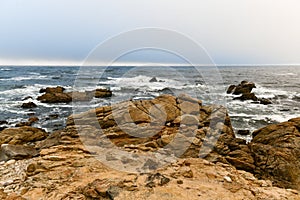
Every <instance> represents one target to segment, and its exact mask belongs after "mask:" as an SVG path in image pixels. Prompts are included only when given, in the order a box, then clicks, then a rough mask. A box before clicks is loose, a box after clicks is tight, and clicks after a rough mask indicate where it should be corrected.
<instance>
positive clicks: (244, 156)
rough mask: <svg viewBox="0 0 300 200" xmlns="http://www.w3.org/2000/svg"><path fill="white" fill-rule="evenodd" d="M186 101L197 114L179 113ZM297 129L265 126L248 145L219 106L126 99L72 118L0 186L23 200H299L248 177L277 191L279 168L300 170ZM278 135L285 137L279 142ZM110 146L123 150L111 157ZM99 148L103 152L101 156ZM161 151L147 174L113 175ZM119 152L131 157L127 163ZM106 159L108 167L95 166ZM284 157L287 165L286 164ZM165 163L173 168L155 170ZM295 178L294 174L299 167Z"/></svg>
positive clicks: (0, 178)
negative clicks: (176, 153)
mask: <svg viewBox="0 0 300 200" xmlns="http://www.w3.org/2000/svg"><path fill="white" fill-rule="evenodd" d="M188 99H189V100H188ZM186 102H189V103H192V104H193V106H191V107H193V108H194V106H195V110H193V109H191V110H190V111H191V112H190V111H185V112H182V110H181V109H182V108H184V107H183V106H182V107H180V106H179V105H180V104H182V103H184V104H185V103H186ZM188 105H190V104H188ZM196 105H197V106H196ZM129 108H130V109H129ZM197 109H198V112H196V110H197ZM187 112H188V113H189V114H187ZM131 114H132V116H134V117H131ZM139 115H140V116H141V117H142V118H143V119H142V120H141V119H139V118H138V116H139ZM182 116H188V117H186V119H185V120H187V119H188V120H187V121H186V122H184V120H183V118H184V117H182ZM195 119H197V120H198V122H197V124H196V125H195V126H193V125H191V124H194V122H193V123H191V122H190V121H194V120H195ZM99 124H100V125H101V128H102V129H99V127H98V126H99ZM299 126H300V122H299V119H293V120H290V122H287V124H285V125H280V126H275V127H266V129H265V130H263V131H257V132H255V133H254V140H253V142H251V143H250V144H247V143H246V141H245V140H243V139H239V138H236V137H235V135H234V132H233V129H232V126H231V122H230V118H229V116H228V114H227V111H226V109H225V108H223V107H221V106H216V105H202V104H200V103H199V102H198V101H197V100H195V99H193V100H192V98H180V97H174V96H170V95H163V96H160V97H157V98H155V99H152V100H142V101H125V102H121V103H118V104H115V105H111V106H105V107H101V108H96V109H92V110H90V111H87V112H84V113H80V114H76V115H72V116H70V117H69V118H68V120H67V127H66V128H64V129H63V130H60V131H57V132H54V133H52V134H50V135H49V136H48V137H47V139H43V140H40V141H38V142H34V143H35V146H34V147H35V149H38V150H39V151H40V152H39V155H37V156H35V157H33V158H28V159H23V160H17V161H16V162H15V163H10V162H6V163H4V164H3V165H1V164H0V187H4V188H5V190H4V191H5V193H7V195H11V194H12V193H14V192H15V193H17V194H20V196H22V198H25V199H49V200H52V199H116V200H117V199H131V198H133V197H134V199H157V200H158V199H170V198H172V199H191V200H194V199H195V200H196V199H197V200H201V199H218V198H223V199H233V200H237V199H276V200H280V199H299V198H300V194H299V193H300V192H299V191H297V190H294V189H289V190H287V189H283V188H278V187H274V186H272V183H271V182H270V181H268V180H258V179H257V178H255V177H254V176H253V174H255V175H257V176H259V177H262V178H264V177H266V178H268V179H271V180H272V181H273V183H275V184H277V185H279V184H278V183H280V182H281V181H282V180H281V178H278V177H276V178H274V176H275V175H276V176H278V174H277V173H279V172H281V171H280V170H278V169H282V170H283V169H284V168H285V167H286V166H287V168H286V169H289V168H288V167H290V166H295V167H298V169H299V165H297V162H298V161H297V162H296V158H297V156H298V155H299V152H298V150H297V148H298V144H300V143H299V141H298V138H299V136H298V135H297V134H299ZM22 128H23V127H22ZM275 129H276V130H277V131H279V130H281V131H282V132H284V133H285V135H284V134H283V135H281V136H280V134H277V133H276V131H275ZM137 130H138V131H137ZM274 131H275V133H274V137H273V132H274ZM297 131H298V132H297ZM279 132H280V131H279ZM264 134H267V135H264ZM1 135H2V132H1V133H0V136H1ZM176 136H177V138H176ZM25 138H26V137H25ZM103 138H106V139H108V143H109V145H108V144H107V143H105V141H102V139H103ZM16 140H17V139H15V141H16ZM17 141H19V139H18V140H17ZM176 143H178V145H174V144H176ZM29 144H32V142H30V143H29ZM185 144H188V146H187V148H186V147H185ZM277 144H278V146H277ZM111 145H114V146H117V147H118V149H119V150H122V151H123V152H122V151H121V152H118V153H115V152H111ZM169 145H170V146H169ZM263 145H264V146H263ZM24 146H25V145H24ZM257 146H258V147H257ZM106 147H108V148H107V149H106ZM168 147H172V148H169V150H170V149H174V151H175V150H176V151H177V150H179V149H180V148H183V147H184V148H186V151H185V152H183V153H182V154H179V156H178V157H175V156H174V155H173V154H174V153H173V152H172V151H171V152H169V151H167V150H168ZM98 148H104V150H103V151H100V152H98V151H97V149H98ZM206 150H207V151H206ZM275 150H276V151H275ZM277 150H278V151H277ZM279 150H280V151H279ZM107 151H109V152H107ZM158 151H160V152H162V154H159V155H158V154H155V155H156V156H158V157H157V158H158V159H157V160H155V157H151V158H150V157H149V158H147V159H146V160H143V162H142V164H143V165H142V166H143V167H144V169H145V171H147V172H144V173H143V172H141V171H139V170H141V169H143V168H138V169H136V168H134V169H136V171H135V172H138V173H131V172H125V171H123V172H122V171H120V170H117V169H116V170H115V169H114V168H115V167H116V166H120V165H122V166H125V167H127V166H130V164H134V162H136V160H137V159H138V156H139V155H146V153H149V152H153V153H157V152H158ZM273 151H274V152H276V153H274V154H273V153H272V152H273ZM124 152H131V153H134V156H132V157H126V156H125V154H124V155H123V153H124ZM99 153H101V154H99ZM268 153H269V154H268ZM105 154H106V155H105ZM103 155H104V158H106V161H105V162H104V163H105V165H104V163H103V160H101V161H99V160H98V159H99V156H103ZM161 155H167V157H160V156H161ZM281 156H283V157H284V159H286V161H288V160H289V161H291V165H288V164H287V162H286V165H285V163H284V162H282V160H283V158H282V157H281ZM203 158H205V159H207V160H204V159H203ZM174 159H175V160H174ZM260 159H267V160H260ZM297 159H298V160H299V158H297ZM165 160H170V162H166V163H165V164H163V165H160V162H163V161H165ZM108 161H112V163H111V164H109V163H106V162H108ZM282 164H283V165H282ZM277 165H278V166H277ZM280 165H281V166H280ZM133 166H134V165H133ZM264 166H266V168H264ZM134 167H135V166H134ZM146 169H147V170H146ZM273 169H274V171H273ZM125 170H127V168H126V169H125ZM244 170H247V171H249V172H252V173H253V174H250V173H249V172H246V171H244ZM293 172H295V173H298V171H297V169H293ZM24 174H25V175H24ZM298 174H299V173H298ZM291 175H293V174H289V172H282V175H281V176H282V177H283V176H287V177H294V178H295V177H297V176H291ZM294 175H295V174H294ZM20 176H21V178H20ZM7 180H10V182H9V184H7ZM288 180H289V181H291V182H290V185H291V184H294V185H297V184H298V183H297V182H296V181H295V179H288ZM290 185H288V186H286V185H284V187H288V188H290ZM298 185H299V184H298ZM195 186H196V187H195ZM279 186H281V185H279ZM11 188H14V189H13V190H11ZM0 195H1V193H0Z"/></svg>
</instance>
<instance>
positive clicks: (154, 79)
mask: <svg viewBox="0 0 300 200" xmlns="http://www.w3.org/2000/svg"><path fill="white" fill-rule="evenodd" d="M149 82H150V83H153V82H157V79H156V77H153V78H151V79H150V81H149Z"/></svg>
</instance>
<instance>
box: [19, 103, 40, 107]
mask: <svg viewBox="0 0 300 200" xmlns="http://www.w3.org/2000/svg"><path fill="white" fill-rule="evenodd" d="M21 107H22V108H35V107H37V105H36V104H35V103H33V102H28V103H23V104H22V105H21Z"/></svg>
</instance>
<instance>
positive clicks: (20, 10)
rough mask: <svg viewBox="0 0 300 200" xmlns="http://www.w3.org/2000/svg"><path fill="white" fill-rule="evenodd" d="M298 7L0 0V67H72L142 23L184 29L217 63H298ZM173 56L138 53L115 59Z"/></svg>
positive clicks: (288, 0)
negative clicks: (106, 42)
mask: <svg viewBox="0 0 300 200" xmlns="http://www.w3.org/2000/svg"><path fill="white" fill-rule="evenodd" d="M299 10H300V1H299V0H185V1H182V0H163V1H162V0H126V1H124V0H98V1H96V0H43V1H41V0H0V65H33V64H35V65H39V64H48V65H80V64H82V63H83V62H84V60H85V59H86V58H87V56H88V55H89V54H90V53H91V52H92V51H93V50H94V49H95V48H96V47H97V46H98V47H99V45H101V44H102V43H103V42H105V41H107V40H109V39H111V38H113V37H114V36H117V35H119V34H122V33H124V32H127V31H131V30H135V29H143V28H149V27H154V28H159V29H166V30H172V31H174V32H178V33H179V34H182V35H185V36H186V37H188V38H190V39H191V40H193V41H195V42H196V43H197V44H199V45H201V46H202V47H203V48H204V49H205V51H206V52H207V54H208V55H209V56H210V58H211V59H212V60H213V62H214V63H216V64H220V65H221V64H228V65H230V64H237V65H241V64H249V65H251V64H299V63H300V12H299ZM129 41H131V40H129ZM127 42H128V41H127ZM120 45H123V44H120ZM111 48H112V49H110V50H113V47H111ZM196 53H197V52H195V55H196ZM175 57H176V56H174V55H172V56H171V55H168V54H167V53H159V52H156V53H153V52H151V51H150V52H149V51H148V52H146V51H145V52H143V51H140V52H136V53H132V54H131V55H128V56H123V58H122V59H121V60H120V62H128V63H131V62H133V63H143V62H158V63H159V62H169V63H177V62H180V59H177V58H175Z"/></svg>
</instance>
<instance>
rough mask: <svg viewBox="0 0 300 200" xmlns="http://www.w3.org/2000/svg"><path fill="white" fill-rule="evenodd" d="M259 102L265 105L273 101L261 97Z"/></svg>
mask: <svg viewBox="0 0 300 200" xmlns="http://www.w3.org/2000/svg"><path fill="white" fill-rule="evenodd" d="M259 103H260V104H263V105H269V104H272V101H271V100H270V99H266V98H261V99H259Z"/></svg>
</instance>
